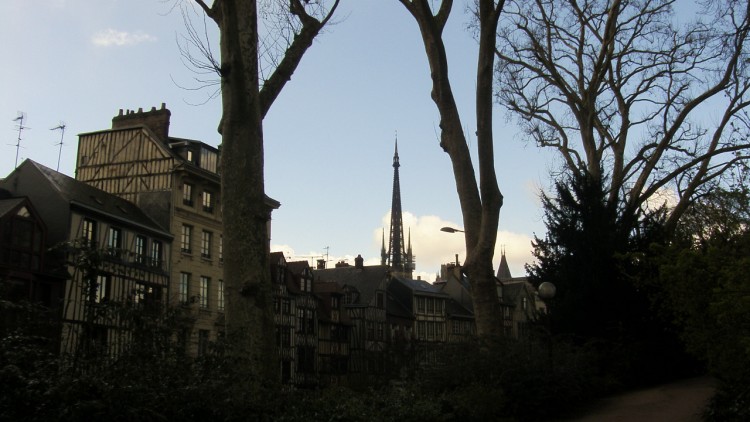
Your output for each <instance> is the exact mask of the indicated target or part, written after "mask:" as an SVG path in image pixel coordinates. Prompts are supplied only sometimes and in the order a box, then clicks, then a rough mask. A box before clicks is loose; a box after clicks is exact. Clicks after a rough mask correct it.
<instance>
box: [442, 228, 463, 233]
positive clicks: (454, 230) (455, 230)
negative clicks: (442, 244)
mask: <svg viewBox="0 0 750 422" xmlns="http://www.w3.org/2000/svg"><path fill="white" fill-rule="evenodd" d="M440 231H441V232H446V233H456V232H461V233H463V232H464V231H463V230H459V229H454V228H453V227H441V228H440Z"/></svg>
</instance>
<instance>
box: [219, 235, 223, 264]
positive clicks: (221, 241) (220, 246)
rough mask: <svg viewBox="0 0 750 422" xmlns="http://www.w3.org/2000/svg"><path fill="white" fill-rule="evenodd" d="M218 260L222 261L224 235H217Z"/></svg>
mask: <svg viewBox="0 0 750 422" xmlns="http://www.w3.org/2000/svg"><path fill="white" fill-rule="evenodd" d="M219 262H224V235H223V234H220V235H219Z"/></svg>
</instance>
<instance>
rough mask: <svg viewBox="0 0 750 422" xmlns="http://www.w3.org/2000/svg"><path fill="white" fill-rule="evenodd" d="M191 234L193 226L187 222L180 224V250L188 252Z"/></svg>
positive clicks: (189, 250)
mask: <svg viewBox="0 0 750 422" xmlns="http://www.w3.org/2000/svg"><path fill="white" fill-rule="evenodd" d="M192 236H193V226H188V225H187V224H183V225H182V232H181V233H180V250H181V251H182V252H186V253H190V252H191V249H190V238H191V237H192Z"/></svg>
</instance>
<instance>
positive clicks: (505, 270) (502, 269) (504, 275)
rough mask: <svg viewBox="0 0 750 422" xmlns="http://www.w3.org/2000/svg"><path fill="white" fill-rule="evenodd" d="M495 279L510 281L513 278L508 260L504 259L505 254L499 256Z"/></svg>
mask: <svg viewBox="0 0 750 422" xmlns="http://www.w3.org/2000/svg"><path fill="white" fill-rule="evenodd" d="M497 278H499V279H500V280H510V279H512V278H513V276H512V275H511V274H510V267H509V266H508V260H507V259H505V252H503V253H502V254H501V255H500V266H499V267H498V268H497Z"/></svg>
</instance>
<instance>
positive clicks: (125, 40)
mask: <svg viewBox="0 0 750 422" xmlns="http://www.w3.org/2000/svg"><path fill="white" fill-rule="evenodd" d="M153 41H156V37H154V36H153V35H149V34H146V33H144V32H141V31H137V32H126V31H118V30H116V29H112V28H109V29H106V30H104V31H101V32H98V33H96V34H95V35H94V36H93V37H91V42H92V43H93V44H94V45H96V46H99V47H112V46H116V47H122V46H126V45H136V44H140V43H143V42H153Z"/></svg>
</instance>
